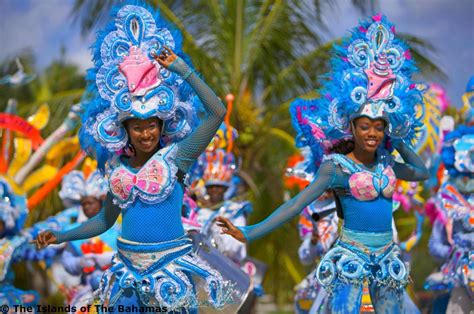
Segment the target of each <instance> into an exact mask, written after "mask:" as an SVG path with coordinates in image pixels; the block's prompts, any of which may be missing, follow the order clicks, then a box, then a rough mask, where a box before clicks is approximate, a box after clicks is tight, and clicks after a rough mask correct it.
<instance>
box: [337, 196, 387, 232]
mask: <svg viewBox="0 0 474 314" xmlns="http://www.w3.org/2000/svg"><path fill="white" fill-rule="evenodd" d="M340 199H341V204H342V209H343V212H344V227H345V228H348V229H351V230H355V231H368V232H387V231H389V232H390V231H392V200H391V199H387V198H384V197H382V196H379V197H377V198H376V199H374V200H371V201H364V202H361V201H358V200H356V199H355V198H354V197H352V196H343V197H340Z"/></svg>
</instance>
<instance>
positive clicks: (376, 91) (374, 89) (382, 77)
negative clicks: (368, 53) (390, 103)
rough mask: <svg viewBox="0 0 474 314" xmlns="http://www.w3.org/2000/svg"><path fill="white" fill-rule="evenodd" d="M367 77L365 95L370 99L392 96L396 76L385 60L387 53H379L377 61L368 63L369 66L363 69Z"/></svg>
mask: <svg viewBox="0 0 474 314" xmlns="http://www.w3.org/2000/svg"><path fill="white" fill-rule="evenodd" d="M364 72H365V74H366V75H367V78H368V79H369V86H368V87H367V97H368V98H369V99H371V100H379V99H389V98H392V97H393V85H394V84H395V80H396V76H395V74H393V72H392V69H391V68H390V65H389V64H388V61H387V55H386V54H385V53H381V54H379V55H378V59H377V61H373V62H371V63H370V67H369V68H368V69H365V70H364Z"/></svg>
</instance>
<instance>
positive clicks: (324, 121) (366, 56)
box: [290, 15, 422, 172]
mask: <svg viewBox="0 0 474 314" xmlns="http://www.w3.org/2000/svg"><path fill="white" fill-rule="evenodd" d="M331 66H332V71H331V72H330V73H328V74H327V75H326V76H325V78H326V79H325V80H324V81H323V82H322V87H321V89H320V90H319V91H318V94H319V95H320V98H317V99H311V100H304V99H296V100H295V101H294V102H293V103H292V104H291V107H290V112H291V115H292V121H293V126H294V127H295V129H296V132H297V138H296V144H297V146H298V147H303V146H309V147H310V148H311V151H312V154H313V158H314V161H315V165H314V166H313V169H308V170H310V172H313V171H314V170H315V169H314V167H316V168H317V166H318V165H319V163H320V162H321V160H322V156H323V154H324V153H327V150H328V148H330V147H331V146H332V145H333V144H334V143H335V142H336V141H337V140H340V139H344V138H349V137H351V136H352V135H351V133H350V128H349V127H350V122H351V120H353V119H356V118H358V117H362V116H366V117H368V118H371V119H384V120H385V121H386V122H387V128H386V131H385V132H386V134H387V135H389V136H390V137H391V138H392V139H394V140H400V139H403V140H405V141H406V142H407V143H411V142H412V141H414V140H415V139H416V135H417V132H418V129H419V128H420V127H421V126H422V124H421V122H420V117H417V115H416V114H415V110H416V105H417V104H420V103H421V93H420V91H419V90H417V89H416V88H415V84H413V83H412V82H411V76H412V73H413V72H414V71H415V70H416V67H415V64H414V60H413V59H412V57H411V54H410V51H409V50H408V47H407V46H406V44H404V43H403V42H402V41H400V40H399V39H397V38H396V37H395V27H394V26H393V25H392V24H391V23H390V22H389V21H388V20H387V18H386V17H385V16H380V15H376V16H374V17H372V18H371V19H370V20H367V21H364V22H361V23H360V24H359V26H358V27H356V28H354V29H353V30H352V32H351V35H350V36H349V37H348V38H347V39H345V40H343V42H342V44H341V45H335V46H334V56H333V57H332V59H331Z"/></svg>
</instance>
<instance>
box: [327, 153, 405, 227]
mask: <svg viewBox="0 0 474 314" xmlns="http://www.w3.org/2000/svg"><path fill="white" fill-rule="evenodd" d="M326 160H332V161H333V162H334V163H335V164H336V165H337V166H338V167H339V169H340V170H341V172H342V173H343V174H344V175H345V176H348V179H347V181H346V180H344V181H346V183H345V184H344V188H342V189H340V188H336V189H335V191H336V194H337V195H338V196H339V199H340V203H341V207H342V210H343V213H344V227H345V228H348V229H350V230H355V231H367V232H388V231H391V230H392V195H393V193H394V191H395V183H396V177H395V173H394V171H393V169H392V167H391V165H390V160H391V159H390V156H387V155H386V152H384V151H380V152H379V153H378V158H377V162H376V164H375V165H374V167H373V168H372V169H369V168H366V167H365V166H363V165H360V164H357V163H355V162H354V161H353V160H351V159H350V158H348V157H347V156H345V155H340V154H332V155H329V156H327V157H326Z"/></svg>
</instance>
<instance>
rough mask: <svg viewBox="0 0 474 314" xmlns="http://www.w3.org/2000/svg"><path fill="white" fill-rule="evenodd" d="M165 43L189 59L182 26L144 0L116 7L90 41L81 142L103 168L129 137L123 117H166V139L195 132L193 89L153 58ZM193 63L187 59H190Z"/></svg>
mask: <svg viewBox="0 0 474 314" xmlns="http://www.w3.org/2000/svg"><path fill="white" fill-rule="evenodd" d="M163 46H167V47H168V48H170V49H172V50H173V51H174V52H175V53H176V54H177V55H178V56H180V57H182V58H183V59H185V60H186V61H188V59H189V58H188V57H187V56H186V55H185V54H184V53H183V51H182V36H181V34H180V32H179V31H178V30H177V29H176V28H175V27H174V26H173V25H171V24H170V23H169V22H167V21H166V20H165V19H164V18H163V17H162V16H161V15H160V13H159V12H158V11H156V10H154V9H153V8H152V7H150V6H148V5H146V4H144V3H142V2H140V1H134V2H133V4H131V3H125V4H122V5H120V6H118V7H115V8H114V9H113V10H112V18H111V21H110V22H109V23H108V24H107V26H106V27H105V29H104V30H103V31H102V32H100V33H99V34H98V36H97V41H96V43H95V44H94V45H93V46H92V52H93V61H94V67H93V68H92V69H90V70H89V71H88V74H87V80H88V92H89V95H88V96H89V100H88V101H87V102H85V105H84V112H85V113H84V115H83V117H82V122H83V127H82V129H81V131H80V140H81V146H82V147H83V149H84V150H85V151H86V152H87V153H89V154H91V155H93V156H94V157H95V158H96V159H97V161H98V164H99V168H100V169H103V168H104V165H105V162H106V161H107V160H109V159H110V158H111V157H112V156H113V155H114V154H116V153H118V154H120V153H122V152H123V148H124V147H125V146H126V144H127V141H128V135H127V132H126V130H125V127H124V125H123V121H125V120H127V119H130V118H138V119H148V118H152V117H157V118H159V119H160V120H162V121H164V127H163V132H162V136H163V137H164V139H165V141H166V143H170V142H174V141H178V140H180V139H182V138H183V137H185V136H186V135H188V134H190V133H191V132H192V129H193V127H194V126H196V124H197V123H198V117H197V111H198V110H199V108H201V106H202V105H201V103H200V102H199V100H198V98H197V96H195V93H194V91H193V90H192V88H191V87H190V86H189V85H188V83H187V82H185V81H184V80H183V78H181V77H180V76H179V75H177V74H175V73H173V72H171V71H169V70H167V69H166V68H164V67H163V66H161V65H160V64H159V63H158V62H157V61H155V60H154V58H153V55H159V54H160V52H161V51H162V49H163ZM187 63H188V64H189V62H187Z"/></svg>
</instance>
